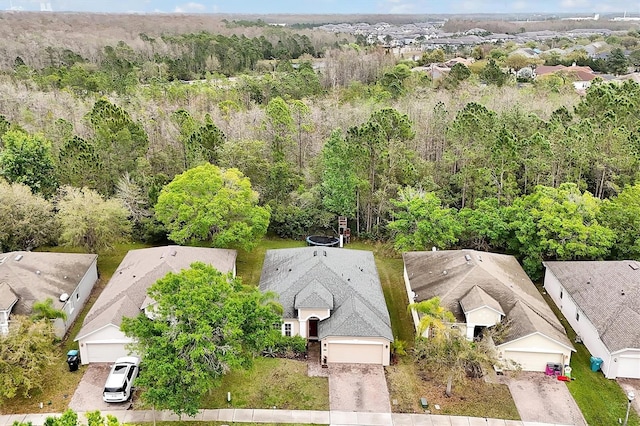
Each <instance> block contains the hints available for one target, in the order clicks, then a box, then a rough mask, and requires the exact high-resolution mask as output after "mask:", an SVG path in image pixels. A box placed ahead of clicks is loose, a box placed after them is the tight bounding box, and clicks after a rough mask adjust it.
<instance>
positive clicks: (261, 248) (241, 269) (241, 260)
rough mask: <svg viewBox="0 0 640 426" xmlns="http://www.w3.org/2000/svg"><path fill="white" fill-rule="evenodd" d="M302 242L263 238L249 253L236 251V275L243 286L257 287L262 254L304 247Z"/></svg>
mask: <svg viewBox="0 0 640 426" xmlns="http://www.w3.org/2000/svg"><path fill="white" fill-rule="evenodd" d="M306 245H307V244H306V243H305V242H304V241H295V240H282V239H278V238H265V239H263V240H262V241H260V243H259V244H258V246H257V247H256V248H255V249H253V251H251V252H247V251H244V250H238V258H237V260H236V269H237V274H238V276H239V277H240V278H242V282H243V283H244V284H249V285H254V286H257V285H258V284H259V283H260V274H261V273H262V264H263V263H264V254H265V252H266V251H267V250H271V249H282V248H293V247H304V246H306Z"/></svg>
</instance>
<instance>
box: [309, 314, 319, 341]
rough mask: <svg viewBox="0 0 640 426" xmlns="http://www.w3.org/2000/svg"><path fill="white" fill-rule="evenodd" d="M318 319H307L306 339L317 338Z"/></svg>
mask: <svg viewBox="0 0 640 426" xmlns="http://www.w3.org/2000/svg"><path fill="white" fill-rule="evenodd" d="M319 322H320V320H319V319H318V318H315V317H314V318H309V319H308V320H307V339H308V340H318V323H319Z"/></svg>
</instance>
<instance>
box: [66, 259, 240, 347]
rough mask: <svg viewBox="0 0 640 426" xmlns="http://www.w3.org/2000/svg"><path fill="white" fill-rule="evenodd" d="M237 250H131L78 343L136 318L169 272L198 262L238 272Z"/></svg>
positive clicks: (85, 321)
mask: <svg viewBox="0 0 640 426" xmlns="http://www.w3.org/2000/svg"><path fill="white" fill-rule="evenodd" d="M236 256H237V252H236V251H235V250H226V249H216V248H204V247H182V246H165V247H153V248H146V249H139V250H130V251H129V252H128V253H127V255H126V256H125V257H124V259H122V262H120V265H119V266H118V269H116V271H115V272H114V273H113V276H112V277H111V280H109V282H108V283H107V285H106V287H105V288H104V290H102V293H100V296H99V297H98V299H97V300H96V302H95V303H94V304H93V306H92V307H91V309H90V310H89V313H87V316H86V317H85V319H84V322H83V323H82V328H81V329H80V332H79V333H78V335H77V337H76V339H75V340H78V339H81V338H83V337H85V336H87V335H89V334H91V333H93V332H95V331H97V330H99V329H101V328H103V327H104V326H106V325H108V324H112V325H115V326H118V327H119V326H120V324H121V323H122V318H123V317H125V316H126V317H135V316H136V315H138V313H139V312H140V310H141V309H142V308H143V307H144V306H148V305H149V304H151V303H152V301H150V300H149V298H148V297H147V289H148V288H149V287H150V286H151V285H152V284H153V283H155V282H156V281H158V280H159V279H161V278H163V277H164V276H165V275H167V274H168V273H169V272H174V273H179V272H180V271H182V270H183V269H188V268H189V267H190V266H191V264H192V263H194V262H204V263H206V264H210V265H213V266H214V267H215V268H216V269H217V270H219V271H220V272H223V273H227V272H231V271H233V270H234V267H235V263H236Z"/></svg>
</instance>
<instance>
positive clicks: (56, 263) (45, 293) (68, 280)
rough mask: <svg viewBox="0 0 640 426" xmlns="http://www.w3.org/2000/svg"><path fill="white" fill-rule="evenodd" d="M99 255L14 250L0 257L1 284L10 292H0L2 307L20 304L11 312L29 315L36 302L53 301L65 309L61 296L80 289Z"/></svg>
mask: <svg viewBox="0 0 640 426" xmlns="http://www.w3.org/2000/svg"><path fill="white" fill-rule="evenodd" d="M97 257H98V256H97V255H95V254H78V253H51V252H29V251H13V252H9V253H2V254H0V283H4V284H6V285H7V286H8V287H9V288H10V291H7V290H6V287H5V290H4V291H0V293H1V294H0V305H2V306H4V305H7V306H8V304H9V303H11V300H14V298H15V297H16V296H17V298H18V302H17V303H16V304H15V306H14V308H13V310H12V312H13V313H14V314H18V315H30V314H31V309H32V307H33V304H34V302H39V301H44V300H46V299H52V300H53V307H54V308H56V309H62V308H63V307H64V302H61V301H60V296H61V295H62V294H64V293H67V294H71V293H73V291H74V290H75V289H76V287H78V285H79V284H80V281H82V278H83V277H84V276H85V274H86V273H87V271H88V270H89V268H90V267H91V265H92V264H93V263H94V262H95V261H96V258H97Z"/></svg>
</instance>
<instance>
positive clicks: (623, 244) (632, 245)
mask: <svg viewBox="0 0 640 426" xmlns="http://www.w3.org/2000/svg"><path fill="white" fill-rule="evenodd" d="M599 219H600V221H601V222H602V224H603V225H605V226H607V227H609V228H610V229H612V230H613V231H614V232H615V235H616V244H614V245H613V247H612V248H611V251H612V255H613V256H614V257H615V258H616V259H638V258H640V184H635V185H633V186H627V187H625V188H624V189H623V190H622V192H620V193H619V194H618V195H617V196H615V197H613V198H611V199H609V200H605V201H604V202H603V203H602V208H601V209H600V214H599Z"/></svg>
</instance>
